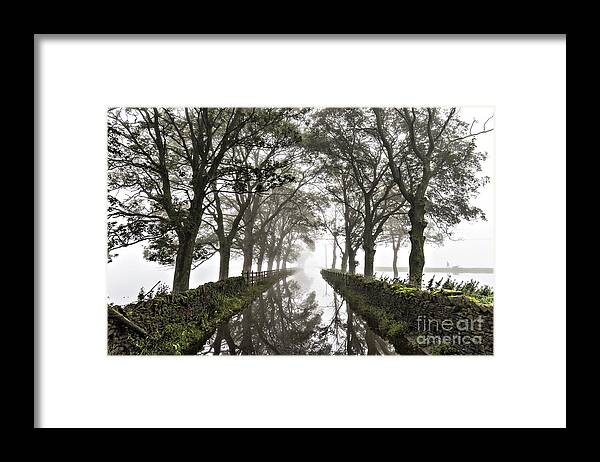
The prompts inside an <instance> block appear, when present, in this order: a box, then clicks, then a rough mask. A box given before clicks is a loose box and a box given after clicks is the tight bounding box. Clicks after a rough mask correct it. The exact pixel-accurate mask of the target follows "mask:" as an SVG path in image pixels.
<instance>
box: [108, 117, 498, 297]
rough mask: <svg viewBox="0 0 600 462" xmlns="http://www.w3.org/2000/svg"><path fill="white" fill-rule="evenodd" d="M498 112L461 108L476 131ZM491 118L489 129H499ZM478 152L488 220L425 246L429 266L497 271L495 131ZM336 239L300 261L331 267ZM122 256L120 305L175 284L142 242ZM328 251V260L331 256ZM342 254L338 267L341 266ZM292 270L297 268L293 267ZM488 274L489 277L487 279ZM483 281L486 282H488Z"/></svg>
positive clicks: (384, 256) (238, 267) (386, 262)
mask: <svg viewBox="0 0 600 462" xmlns="http://www.w3.org/2000/svg"><path fill="white" fill-rule="evenodd" d="M493 113H494V110H493V108H492V107H469V108H466V107H465V108H461V109H460V111H459V115H460V117H461V119H462V120H464V121H466V122H471V121H472V120H473V119H476V120H477V121H478V122H479V123H478V124H476V125H475V127H474V131H477V128H478V127H479V128H481V127H482V124H483V123H484V122H485V121H486V120H487V119H488V118H489V117H490V116H492V115H493ZM494 120H495V119H492V120H491V121H490V122H489V123H488V128H489V127H490V126H493V125H494ZM477 147H478V150H479V151H484V152H487V153H488V158H487V159H486V161H485V163H483V171H482V175H487V176H489V177H490V182H489V183H488V184H487V185H486V186H485V187H484V188H483V189H482V190H481V193H480V195H479V196H478V197H477V198H476V199H475V200H474V201H473V202H472V203H473V204H474V205H477V206H478V207H480V208H481V209H482V210H483V211H484V212H485V214H486V216H487V221H476V222H462V223H460V224H459V225H458V226H456V227H455V232H454V236H453V237H452V240H446V241H445V242H444V244H443V245H441V246H435V245H432V244H429V245H428V244H427V243H426V245H425V266H446V263H449V264H450V265H451V266H452V265H457V266H463V267H471V266H475V267H491V268H493V267H494V242H493V238H494V208H493V206H494V184H495V178H494V154H495V153H494V131H492V132H490V133H485V134H483V135H480V136H478V137H477ZM332 245H333V244H332V241H331V240H320V241H317V242H316V246H315V251H314V252H310V253H306V254H304V255H303V256H302V257H301V258H300V262H301V263H302V264H303V266H307V267H320V266H325V262H326V258H327V264H329V265H330V264H331V253H332ZM409 251H410V249H409V247H408V245H406V246H405V247H404V248H402V249H401V250H400V252H399V254H398V265H399V266H408V255H409ZM116 253H118V254H119V256H118V257H116V258H114V259H113V262H112V263H109V264H108V265H107V295H108V301H111V302H113V303H117V304H121V303H125V302H129V301H131V300H133V299H135V298H136V296H137V294H138V292H139V290H140V287H142V286H143V287H145V288H146V290H148V289H150V288H151V287H152V286H153V285H154V284H155V283H156V282H158V281H161V282H164V283H167V284H168V285H169V286H171V283H172V278H173V268H172V267H164V266H161V265H158V264H157V263H153V262H149V261H146V260H144V259H143V255H142V254H143V244H137V245H134V246H132V247H129V248H124V249H119V250H118V251H117V252H116ZM326 253H327V256H326ZM340 259H341V257H340V255H339V254H338V268H339V265H340ZM357 260H358V262H359V266H358V267H357V272H361V269H362V265H363V262H364V260H363V255H362V251H359V252H358V255H357ZM391 265H392V249H391V247H387V248H386V247H383V246H378V247H377V252H376V254H375V266H391ZM292 266H293V265H292ZM241 271H242V260H241V257H240V258H238V259H235V258H233V255H232V261H231V265H230V272H229V274H230V275H231V276H235V275H239V274H241ZM218 274H219V256H218V254H216V255H214V256H213V257H212V258H211V259H210V260H208V261H206V262H205V263H203V264H202V265H201V266H200V267H198V268H197V269H195V270H193V271H192V273H191V278H190V287H196V286H198V285H199V284H201V283H204V282H207V281H211V280H216V279H218ZM485 276H487V277H485ZM485 276H484V275H482V276H481V279H482V282H483V283H486V284H489V283H491V278H490V275H485ZM483 279H484V280H483Z"/></svg>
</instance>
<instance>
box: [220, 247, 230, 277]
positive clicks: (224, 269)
mask: <svg viewBox="0 0 600 462" xmlns="http://www.w3.org/2000/svg"><path fill="white" fill-rule="evenodd" d="M230 260H231V248H230V247H229V246H228V245H223V244H221V245H220V246H219V280H220V281H221V280H223V279H227V278H228V277H229V261H230Z"/></svg>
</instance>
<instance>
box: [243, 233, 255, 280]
mask: <svg viewBox="0 0 600 462" xmlns="http://www.w3.org/2000/svg"><path fill="white" fill-rule="evenodd" d="M242 247H243V250H242V252H243V254H244V263H243V264H242V271H244V272H247V271H251V270H252V253H253V251H254V245H253V242H252V238H244V242H243V244H242Z"/></svg>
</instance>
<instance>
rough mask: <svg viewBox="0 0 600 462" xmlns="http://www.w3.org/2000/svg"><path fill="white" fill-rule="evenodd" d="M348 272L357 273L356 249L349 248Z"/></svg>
mask: <svg viewBox="0 0 600 462" xmlns="http://www.w3.org/2000/svg"><path fill="white" fill-rule="evenodd" d="M348 273H349V274H354V273H356V250H354V249H353V248H351V247H350V248H348Z"/></svg>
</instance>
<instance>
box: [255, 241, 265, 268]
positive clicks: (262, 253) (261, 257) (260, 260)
mask: <svg viewBox="0 0 600 462" xmlns="http://www.w3.org/2000/svg"><path fill="white" fill-rule="evenodd" d="M264 259H265V248H264V246H263V247H262V248H261V249H260V252H259V254H258V260H257V261H256V271H262V265H263V261H264Z"/></svg>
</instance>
